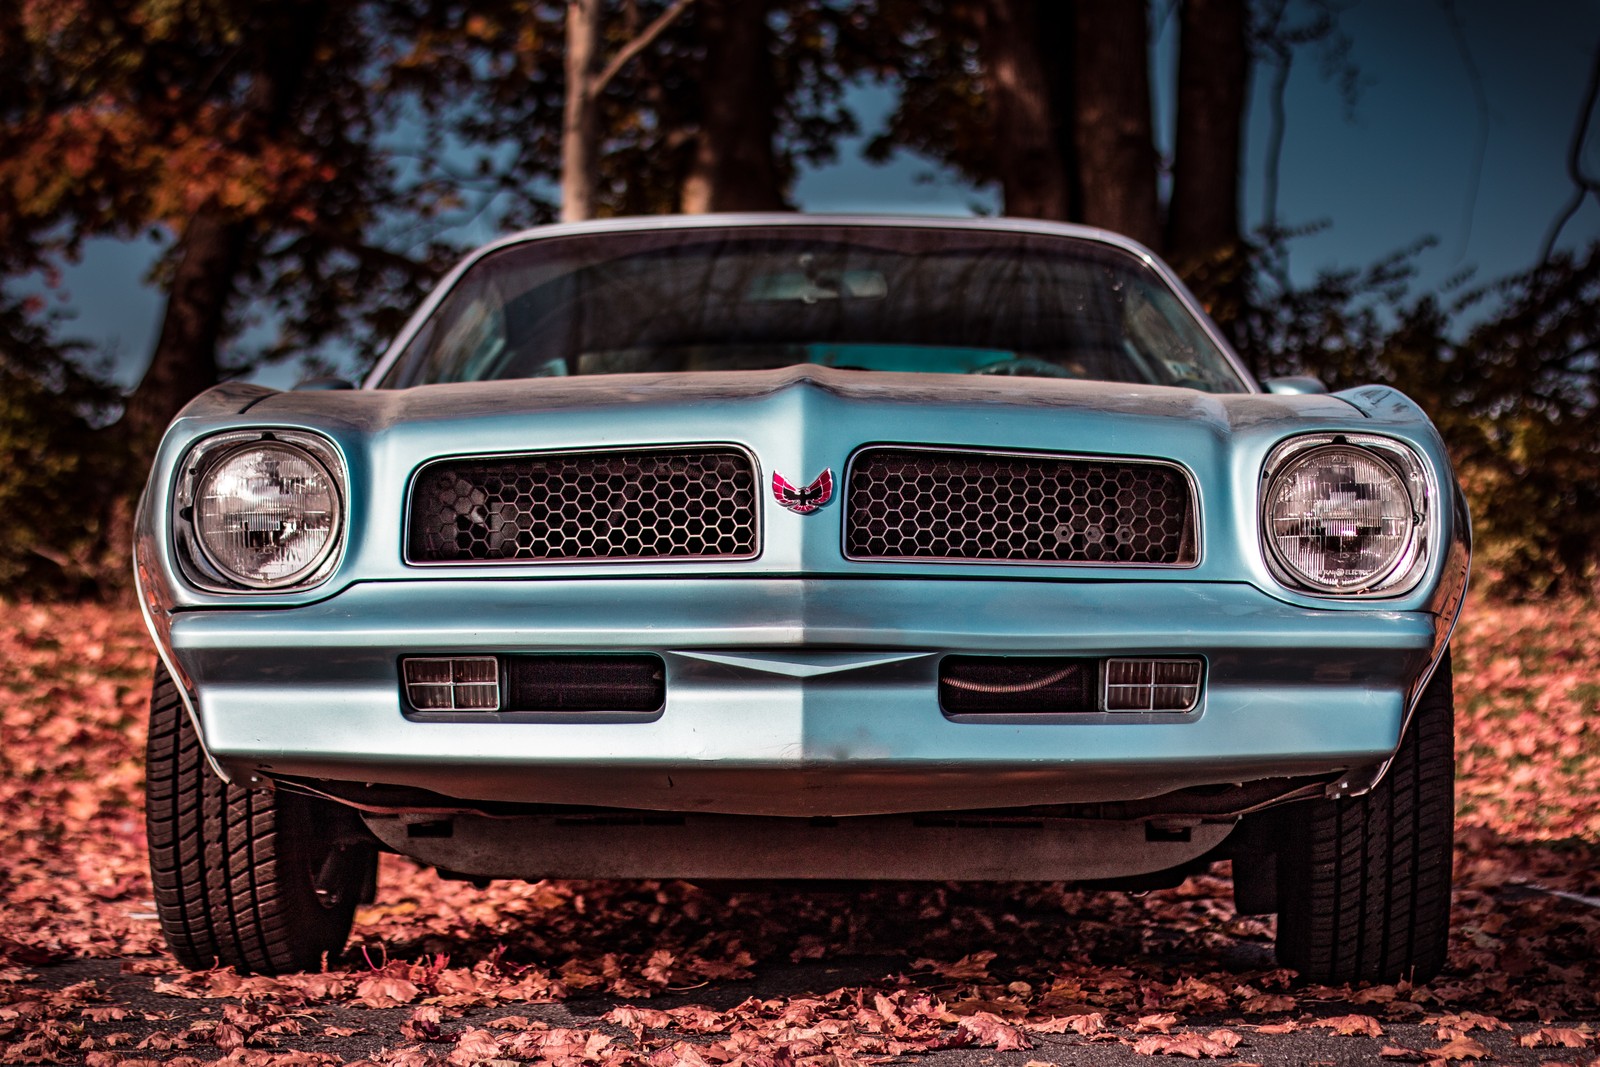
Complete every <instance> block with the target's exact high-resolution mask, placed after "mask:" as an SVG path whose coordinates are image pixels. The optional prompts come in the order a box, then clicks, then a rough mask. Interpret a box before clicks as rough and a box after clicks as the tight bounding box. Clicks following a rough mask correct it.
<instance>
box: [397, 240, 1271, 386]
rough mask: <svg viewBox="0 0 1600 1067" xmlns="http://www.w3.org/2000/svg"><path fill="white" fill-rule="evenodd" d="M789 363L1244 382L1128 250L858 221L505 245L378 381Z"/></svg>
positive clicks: (469, 275) (471, 274)
mask: <svg viewBox="0 0 1600 1067" xmlns="http://www.w3.org/2000/svg"><path fill="white" fill-rule="evenodd" d="M802 363H816V364H822V365H823V366H829V367H839V368H846V369H852V370H870V371H913V372H926V373H935V374H1004V375H1022V376H1033V377H1042V378H1082V379H1092V380H1096V381H1112V382H1137V383H1144V384H1152V385H1174V386H1186V387H1189V388H1193V389H1201V390H1205V391H1207V392H1221V393H1232V392H1243V391H1246V390H1247V388H1248V387H1247V386H1246V385H1245V384H1244V381H1243V380H1242V378H1241V377H1240V375H1239V374H1238V372H1236V371H1235V370H1234V368H1233V366H1232V365H1231V364H1230V363H1229V361H1228V359H1227V357H1226V356H1224V354H1223V353H1222V351H1221V350H1220V349H1219V348H1218V346H1217V345H1216V344H1215V342H1213V341H1212V340H1211V338H1210V337H1209V336H1208V335H1207V333H1206V332H1205V330H1204V329H1202V328H1201V326H1200V323H1199V322H1198V321H1196V319H1195V317H1194V315H1193V314H1191V313H1190V311H1189V310H1188V308H1187V307H1186V306H1185V305H1184V303H1183V302H1182V301H1181V300H1180V299H1179V298H1178V296H1177V294H1175V293H1174V292H1173V291H1172V289H1171V288H1170V287H1169V286H1168V285H1167V283H1166V282H1165V280H1164V279H1163V278H1162V277H1161V275H1159V274H1158V273H1157V272H1156V271H1155V270H1154V269H1152V268H1151V267H1150V266H1148V265H1147V264H1146V263H1145V262H1144V261H1143V260H1142V259H1140V258H1139V257H1137V256H1135V255H1133V254H1132V253H1130V252H1126V251H1123V250H1122V249H1119V248H1117V247H1114V246H1112V245H1108V244H1104V243H1101V242H1097V241H1093V240H1087V239H1079V238H1073V237H1067V236H1052V235H1044V234H1030V233H1018V232H1007V231H1003V230H992V231H985V230H963V229H953V228H952V229H939V228H936V227H927V228H919V227H905V226H880V227H874V226H870V225H862V226H838V225H817V226H739V227H726V228H706V229H702V228H663V229H639V230H631V231H621V232H613V233H594V234H584V235H567V236H561V237H550V238H543V239H535V240H530V241H527V242H525V243H522V244H516V245H512V246H510V247H507V248H503V249H500V250H498V251H496V252H492V253H490V254H488V255H486V256H484V257H483V258H482V259H480V260H478V261H477V262H476V263H474V264H473V265H472V267H471V268H470V269H468V270H467V271H466V272H465V273H464V274H463V275H462V276H461V278H460V279H459V280H458V281H457V282H456V284H455V285H454V286H453V287H452V288H451V290H450V292H449V293H448V294H447V295H446V296H445V298H444V300H443V301H441V302H440V303H439V305H438V306H437V307H436V308H435V309H434V311H433V314H432V315H430V316H429V318H428V320H427V321H426V322H425V323H424V324H423V325H422V328H421V329H420V330H419V331H418V332H417V333H416V334H415V336H413V337H412V339H411V341H410V342H409V344H407V345H406V347H405V350H404V351H403V352H402V353H401V354H400V355H399V357H398V358H397V359H396V360H395V361H394V363H393V364H391V366H390V367H389V368H388V370H387V371H386V372H385V373H384V375H383V377H382V379H381V381H380V382H379V384H380V385H381V386H382V387H385V388H402V387H405V386H411V385H424V384H430V383H435V382H466V381H485V380H490V379H499V378H537V377H547V376H565V375H576V374H626V373H659V372H677V371H736V370H764V369H770V368H774V367H785V366H791V365H795V364H802Z"/></svg>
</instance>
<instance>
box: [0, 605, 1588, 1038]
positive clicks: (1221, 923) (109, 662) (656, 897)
mask: <svg viewBox="0 0 1600 1067" xmlns="http://www.w3.org/2000/svg"><path fill="white" fill-rule="evenodd" d="M0 608H3V612H0V685H3V686H4V689H5V691H6V697H7V699H6V700H5V701H4V702H3V704H0V723H3V731H0V737H3V743H0V1063H88V1064H92V1065H97V1067H98V1065H110V1064H131V1063H146V1062H164V1063H182V1064H207V1063H213V1062H218V1061H220V1062H223V1063H229V1064H234V1063H237V1064H260V1065H276V1067H293V1065H316V1067H321V1065H335V1064H347V1063H368V1062H370V1063H376V1064H396V1065H424V1064H428V1065H431V1064H450V1065H463V1067H464V1065H469V1064H479V1063H484V1064H489V1063H496V1064H499V1063H506V1064H510V1063H524V1062H536V1063H555V1064H563V1065H578V1064H595V1065H609V1067H634V1065H645V1064H648V1065H651V1067H667V1065H669V1064H678V1063H687V1064H691V1065H693V1064H710V1065H722V1064H736V1065H742V1064H749V1065H770V1067H788V1065H791V1064H796V1065H798V1064H806V1065H816V1067H822V1065H827V1064H846V1063H853V1062H854V1063H866V1062H887V1061H890V1060H896V1059H898V1060H900V1061H901V1062H907V1060H906V1058H907V1057H931V1059H932V1060H933V1061H935V1062H940V1063H943V1062H961V1063H980V1062H996V1063H1015V1064H1017V1065H1019V1067H1020V1065H1025V1064H1029V1063H1035V1064H1037V1063H1057V1062H1073V1063H1090V1064H1095V1063H1128V1062H1149V1063H1153V1062H1161V1061H1159V1060H1155V1059H1153V1057H1177V1058H1187V1059H1217V1060H1223V1061H1225V1062H1229V1063H1240V1064H1243V1063H1252V1062H1254V1063H1308V1062H1329V1063H1333V1062H1394V1063H1404V1062H1435V1063H1447V1064H1449V1063H1474V1062H1479V1061H1494V1062H1500V1063H1522V1064H1557V1063H1561V1064H1575V1065H1594V1064H1600V899H1596V898H1600V803H1597V796H1600V613H1597V612H1596V609H1595V607H1594V605H1592V604H1585V603H1578V602H1570V603H1554V604H1539V605H1531V606H1529V605H1501V604H1493V603H1476V604H1473V605H1470V606H1469V608H1468V614H1467V616H1466V617H1465V619H1464V620H1463V622H1462V626H1461V628H1460V630H1459V631H1458V634H1457V638H1456V643H1455V674H1456V692H1457V702H1458V751H1459V758H1460V781H1459V783H1458V798H1459V817H1458V831H1459V832H1458V849H1457V855H1456V895H1455V916H1454V924H1453V933H1452V946H1451V955H1450V962H1449V965H1448V967H1447V969H1446V970H1445V972H1444V974H1442V975H1441V976H1440V977H1439V978H1438V979H1436V980H1435V981H1434V982H1432V983H1430V984H1428V985H1426V986H1423V987H1415V988H1414V987H1411V986H1408V985H1406V984H1404V983H1402V984H1399V985H1394V986H1363V987H1353V988H1326V987H1320V986H1314V985H1307V984H1304V983H1302V982H1300V981H1298V979H1297V978H1296V977H1295V976H1294V975H1293V974H1291V973H1290V972H1287V971H1284V970H1281V969H1278V968H1276V967H1275V965H1274V964H1273V961H1272V955H1271V941H1270V932H1271V928H1270V926H1269V925H1268V923H1266V922H1263V921H1261V920H1259V919H1255V918H1241V917H1239V916H1237V915H1236V914H1235V913H1234V911H1233V907H1232V902H1231V891H1230V885H1229V881H1228V877H1227V869H1226V865H1220V866H1219V867H1218V868H1216V869H1215V870H1214V871H1213V872H1212V873H1211V874H1209V875H1206V876H1202V877H1194V878H1191V879H1189V880H1188V881H1187V882H1185V883H1184V884H1183V885H1182V886H1180V887H1178V888H1176V889H1172V890H1165V891H1161V892H1155V893H1150V894H1147V895H1143V896H1129V895H1126V894H1120V893H1098V892H1088V891H1077V890H1072V889H1067V888H1063V887H1061V886H1058V885H1050V884H1031V883H1030V884H1001V885H932V886H930V885H880V886H865V887H861V886H845V887H840V886H832V885H830V886H822V887H808V886H806V885H804V884H802V883H791V884H785V885H780V886H773V887H763V888H751V887H748V886H742V887H724V886H716V885H707V886H695V885H690V884H687V883H681V882H669V883H657V882H541V883H537V884H524V883H516V882H497V883H495V884H494V885H492V886H491V887H490V888H488V889H487V890H481V891H480V890H477V889H474V888H472V887H470V886H467V885H464V884H462V883H456V882H447V881H442V880H440V879H439V878H438V877H437V876H436V875H434V874H433V873H432V872H429V871H424V870H420V869H418V868H417V867H416V866H415V865H413V864H411V863H409V862H407V861H404V860H399V859H396V858H394V857H385V858H384V863H383V867H382V872H381V888H380V891H379V895H378V899H377V901H376V902H375V903H374V904H373V905H371V906H369V907H366V908H363V909H362V910H361V912H360V913H359V914H358V916H357V925H356V932H355V936H354V938H353V939H352V946H351V950H350V952H349V953H348V954H347V957H346V958H345V959H344V960H340V961H333V962H331V963H330V965H329V966H328V968H327V970H326V971H325V972H323V973H319V974H307V975H299V976H293V977H287V978H275V979H268V978H258V977H240V976H238V975H236V974H234V973H233V972H231V971H227V970H218V971H211V972H207V973H200V974H193V973H189V972H187V971H184V970H182V969H181V968H179V967H177V966H176V964H174V963H173V962H172V960H171V959H170V957H168V956H167V955H166V952H165V949H164V947H163V944H162V941H161V937H160V933H159V931H158V929H157V926H156V922H155V916H154V914H153V906H152V903H151V899H150V885H149V880H148V876H147V873H146V869H145V852H144V829H143V823H142V816H141V808H142V800H141V796H142V793H141V788H142V787H141V782H142V766H141V764H142V748H143V741H144V730H145V726H144V716H145V704H146V699H147V693H148V685H149V671H150V667H151V664H152V662H153V657H152V655H151V653H150V650H149V645H148V641H147V640H146V638H145V636H144V634H143V632H142V630H141V628H140V625H139V621H138V618H137V615H136V613H134V612H132V611H129V610H125V609H114V608H105V607H96V606H83V605H59V606H58V605H42V604H31V605H30V604H14V605H0ZM1166 1062H1172V1061H1171V1060H1168V1061H1166Z"/></svg>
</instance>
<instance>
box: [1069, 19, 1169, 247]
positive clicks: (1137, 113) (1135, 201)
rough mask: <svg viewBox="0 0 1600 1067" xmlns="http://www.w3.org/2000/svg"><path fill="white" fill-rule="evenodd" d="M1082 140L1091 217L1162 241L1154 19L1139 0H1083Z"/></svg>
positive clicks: (1150, 241) (1078, 131)
mask: <svg viewBox="0 0 1600 1067" xmlns="http://www.w3.org/2000/svg"><path fill="white" fill-rule="evenodd" d="M1076 6H1077V15H1078V17H1077V41H1076V47H1075V48H1074V55H1075V57H1076V61H1077V62H1076V78H1075V83H1076V87H1077V92H1076V97H1077V105H1078V107H1077V116H1076V128H1075V137H1074V140H1075V144H1076V146H1077V150H1078V171H1079V175H1080V181H1081V184H1082V187H1083V221H1084V222H1087V223H1088V224H1089V225H1091V226H1101V227H1104V228H1105V229H1108V230H1115V231H1116V232H1118V233H1122V234H1126V235H1127V236H1129V237H1132V238H1133V239H1134V240H1136V241H1139V242H1141V243H1143V244H1145V245H1147V246H1149V247H1150V248H1152V249H1157V250H1159V248H1160V244H1161V211H1160V206H1159V203H1158V201H1157V196H1156V150H1155V142H1154V139H1153V131H1152V129H1151V118H1150V55H1149V37H1150V30H1149V24H1148V23H1147V22H1146V10H1145V4H1143V3H1136V2H1134V0H1077V3H1076Z"/></svg>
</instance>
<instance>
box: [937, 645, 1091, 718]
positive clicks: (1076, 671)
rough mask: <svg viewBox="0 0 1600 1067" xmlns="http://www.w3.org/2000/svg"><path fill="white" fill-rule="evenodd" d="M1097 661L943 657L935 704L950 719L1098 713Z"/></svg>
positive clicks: (1053, 658)
mask: <svg viewBox="0 0 1600 1067" xmlns="http://www.w3.org/2000/svg"><path fill="white" fill-rule="evenodd" d="M1099 666H1100V661H1099V660H1094V659H1063V658H1055V657H1043V656H946V657H945V658H944V660H943V661H942V662H941V663H940V664H939V705H940V706H941V707H942V708H944V710H945V712H946V713H948V714H951V715H1063V714H1081V713H1085V712H1095V711H1099V710H1100V699H1099V698H1100V693H1099V688H1098V685H1097V682H1098V679H1099Z"/></svg>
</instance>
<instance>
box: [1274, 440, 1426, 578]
mask: <svg viewBox="0 0 1600 1067" xmlns="http://www.w3.org/2000/svg"><path fill="white" fill-rule="evenodd" d="M1263 512H1264V514H1263V518H1264V520H1265V523H1266V531H1265V532H1266V541H1267V545H1268V547H1269V549H1270V550H1271V552H1272V555H1273V557H1274V558H1275V559H1276V560H1277V562H1278V564H1279V565H1280V566H1281V567H1283V568H1284V569H1285V570H1286V571H1288V574H1289V576H1290V577H1292V578H1293V579H1295V580H1296V581H1298V582H1300V583H1302V584H1304V585H1306V586H1308V587H1310V588H1311V589H1315V590H1318V591H1321V592H1330V593H1355V592H1362V591H1365V590H1367V589H1370V588H1372V587H1373V586H1376V585H1380V584H1381V583H1382V581H1383V579H1384V578H1386V577H1388V576H1389V575H1390V574H1391V573H1393V572H1394V571H1395V570H1396V568H1398V567H1399V566H1400V565H1401V563H1402V562H1403V561H1404V560H1406V559H1407V558H1408V557H1409V556H1410V554H1411V551H1412V546H1413V545H1414V543H1415V539H1416V508H1415V505H1414V504H1413V502H1412V499H1411V493H1410V490H1408V489H1407V488H1406V480H1405V478H1404V477H1402V476H1401V474H1400V473H1399V472H1398V471H1396V470H1395V469H1394V468H1393V467H1392V466H1390V465H1389V464H1388V463H1387V462H1385V461H1384V460H1383V459H1382V458H1380V457H1379V456H1377V455H1376V454H1374V453H1373V452H1370V451H1368V450H1367V449H1364V448H1358V447H1355V446H1352V445H1326V446H1323V447H1320V448H1313V449H1311V450H1310V451H1308V452H1305V453H1304V454H1302V455H1299V456H1296V457H1295V458H1294V459H1293V460H1291V461H1290V462H1288V463H1286V464H1284V466H1283V467H1282V469H1280V470H1279V471H1278V472H1277V473H1276V474H1275V475H1274V476H1273V479H1272V482H1271V484H1270V485H1269V486H1268V487H1267V495H1266V499H1265V501H1264V508H1263Z"/></svg>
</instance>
